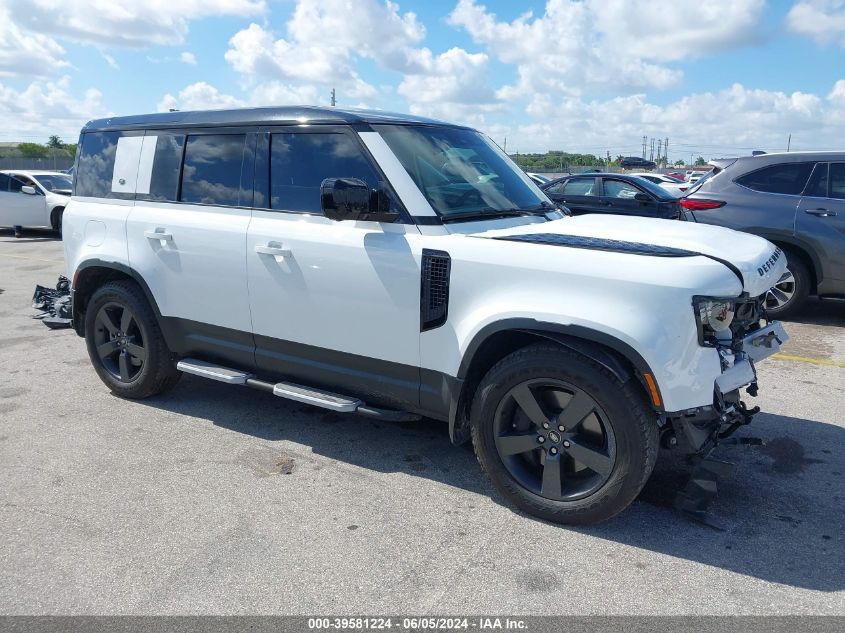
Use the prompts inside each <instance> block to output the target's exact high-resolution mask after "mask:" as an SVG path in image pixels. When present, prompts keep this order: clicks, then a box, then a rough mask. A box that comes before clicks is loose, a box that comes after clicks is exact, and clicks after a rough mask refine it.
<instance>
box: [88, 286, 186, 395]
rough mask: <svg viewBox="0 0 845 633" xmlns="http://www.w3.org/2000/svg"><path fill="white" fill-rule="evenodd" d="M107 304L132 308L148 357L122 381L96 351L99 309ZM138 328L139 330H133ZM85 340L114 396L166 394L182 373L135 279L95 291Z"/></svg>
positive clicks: (98, 371)
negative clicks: (128, 378) (129, 378)
mask: <svg viewBox="0 0 845 633" xmlns="http://www.w3.org/2000/svg"><path fill="white" fill-rule="evenodd" d="M107 305H113V306H125V307H126V308H128V309H129V310H130V311H131V313H132V315H133V317H134V318H133V320H134V322H135V323H136V324H137V326H133V331H137V332H139V333H140V337H141V339H142V341H143V347H144V350H145V351H146V360H145V361H144V362H143V364H142V366H141V367H140V369H139V370H138V371H137V374H136V375H134V376H132V378H131V380H129V381H124V380H121V378H120V377H119V376H115V375H113V373H112V372H110V371H109V370H108V369H107V368H106V366H105V365H104V362H103V360H101V358H100V356H99V354H98V351H97V342H96V341H95V337H96V336H97V334H96V332H97V329H98V324H97V322H96V319H97V315H98V313H99V311H100V309H101V308H103V307H104V306H107ZM135 327H137V329H134V328H135ZM102 335H103V331H102V328H100V336H101V337H102ZM85 341H86V346H87V348H88V356H89V357H90V359H91V363H92V365H94V369H95V371H96V372H97V375H98V376H99V377H100V379H101V380H102V381H103V382H104V383H105V384H106V386H107V387H108V388H109V389H111V390H112V392H113V393H114V394H115V395H118V396H120V397H121V398H130V399H133V400H137V399H142V398H148V397H150V396H154V395H157V394H160V393H164V392H165V391H168V390H169V389H171V388H173V386H174V385H175V384H176V383H177V382H178V380H179V378H180V377H181V376H182V372H180V371H178V370H177V369H176V367H175V364H174V358H173V354H172V353H171V351H170V350H169V349H168V348H167V345H166V344H165V341H164V336H163V335H162V332H161V328H160V327H159V324H158V320H157V319H156V316H155V313H154V312H153V310H152V308H151V307H150V304H149V302H148V301H147V298H146V297H145V296H144V293H143V291H142V290H141V288H140V287H139V286H138V284H136V283H135V282H134V281H129V280H122V281H110V282H108V283H106V284H104V285H103V286H102V287H100V288H99V289H97V290H96V291H95V292H94V294H93V295H92V297H91V299H90V301H89V302H88V306H87V309H86V311H85Z"/></svg>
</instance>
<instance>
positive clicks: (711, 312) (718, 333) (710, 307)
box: [693, 297, 736, 345]
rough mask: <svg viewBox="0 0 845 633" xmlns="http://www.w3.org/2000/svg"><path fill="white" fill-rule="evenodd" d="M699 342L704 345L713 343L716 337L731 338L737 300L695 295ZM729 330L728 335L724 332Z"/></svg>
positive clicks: (694, 304) (694, 302) (694, 303)
mask: <svg viewBox="0 0 845 633" xmlns="http://www.w3.org/2000/svg"><path fill="white" fill-rule="evenodd" d="M693 306H694V308H695V317H696V323H697V325H698V342H699V343H701V344H702V345H705V344H707V343H711V344H712V343H713V342H715V340H716V339H725V338H726V339H728V340H730V338H731V333H730V331H729V330H730V327H731V323H733V320H734V315H735V314H736V301H735V300H734V299H724V298H716V297H695V298H694V299H693ZM723 332H728V333H727V335H725V334H722V333H723Z"/></svg>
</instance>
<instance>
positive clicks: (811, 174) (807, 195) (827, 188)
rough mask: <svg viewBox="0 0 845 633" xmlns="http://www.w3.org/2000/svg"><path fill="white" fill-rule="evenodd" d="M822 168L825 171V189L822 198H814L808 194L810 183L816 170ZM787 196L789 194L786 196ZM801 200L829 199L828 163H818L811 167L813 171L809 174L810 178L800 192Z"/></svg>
mask: <svg viewBox="0 0 845 633" xmlns="http://www.w3.org/2000/svg"><path fill="white" fill-rule="evenodd" d="M821 166H824V169H826V170H827V187H826V188H825V192H824V195H823V196H814V195H812V194H811V193H809V189H810V183H811V182H813V177H814V176H815V175H816V170H817V169H818V168H819V167H821ZM787 195H789V194H787ZM801 197H802V198H830V163H829V162H827V161H825V162H822V161H819V162H818V163H816V164H815V165H814V166H813V171H811V172H810V177H809V178H807V182H806V183H805V184H804V189H803V190H802V191H801Z"/></svg>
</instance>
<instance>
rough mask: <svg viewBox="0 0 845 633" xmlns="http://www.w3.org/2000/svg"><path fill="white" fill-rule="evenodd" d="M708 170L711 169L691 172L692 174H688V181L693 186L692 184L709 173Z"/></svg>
mask: <svg viewBox="0 0 845 633" xmlns="http://www.w3.org/2000/svg"><path fill="white" fill-rule="evenodd" d="M708 171H709V170H697V171H693V172H690V174H689V175H688V176H687V183H688V184H689V185H690V186H691V185H694V184H695V183H697V182H698V181H699V180H701V179H702V178H704V176H706V175H707V173H708Z"/></svg>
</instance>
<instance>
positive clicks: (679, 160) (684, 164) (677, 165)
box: [675, 158, 687, 167]
mask: <svg viewBox="0 0 845 633" xmlns="http://www.w3.org/2000/svg"><path fill="white" fill-rule="evenodd" d="M686 166H687V164H686V163H685V162H684V161H682V160H681V159H680V158H679V159H678V160H676V161H675V167H686Z"/></svg>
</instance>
